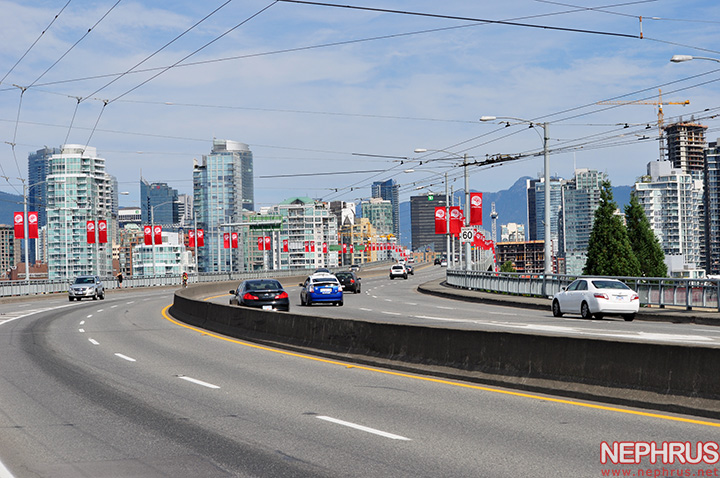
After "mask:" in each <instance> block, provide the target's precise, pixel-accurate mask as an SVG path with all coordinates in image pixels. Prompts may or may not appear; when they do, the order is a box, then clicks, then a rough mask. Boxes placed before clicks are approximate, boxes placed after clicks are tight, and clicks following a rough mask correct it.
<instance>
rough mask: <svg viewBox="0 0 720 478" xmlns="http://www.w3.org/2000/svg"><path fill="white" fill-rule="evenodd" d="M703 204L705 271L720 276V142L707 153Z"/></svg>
mask: <svg viewBox="0 0 720 478" xmlns="http://www.w3.org/2000/svg"><path fill="white" fill-rule="evenodd" d="M703 189H704V191H703V193H704V194H703V203H704V207H705V255H706V258H705V270H706V271H707V274H708V275H719V274H720V140H718V141H715V142H712V143H710V144H708V148H707V150H706V151H705V177H704V188H703Z"/></svg>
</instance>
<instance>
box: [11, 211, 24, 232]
mask: <svg viewBox="0 0 720 478" xmlns="http://www.w3.org/2000/svg"><path fill="white" fill-rule="evenodd" d="M13 220H14V222H15V239H25V214H23V213H21V212H16V213H15V214H13Z"/></svg>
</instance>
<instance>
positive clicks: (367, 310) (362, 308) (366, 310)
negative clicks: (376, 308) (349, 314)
mask: <svg viewBox="0 0 720 478" xmlns="http://www.w3.org/2000/svg"><path fill="white" fill-rule="evenodd" d="M359 309H360V310H364V311H365V312H372V309H366V308H364V307H359Z"/></svg>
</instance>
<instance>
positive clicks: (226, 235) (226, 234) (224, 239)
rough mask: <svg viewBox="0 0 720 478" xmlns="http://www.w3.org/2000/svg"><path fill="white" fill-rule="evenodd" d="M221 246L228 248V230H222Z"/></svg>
mask: <svg viewBox="0 0 720 478" xmlns="http://www.w3.org/2000/svg"><path fill="white" fill-rule="evenodd" d="M223 247H224V248H225V249H230V233H229V232H223Z"/></svg>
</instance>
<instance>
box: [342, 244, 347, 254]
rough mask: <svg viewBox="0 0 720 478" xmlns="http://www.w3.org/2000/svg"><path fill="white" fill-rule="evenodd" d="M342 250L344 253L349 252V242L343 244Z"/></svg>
mask: <svg viewBox="0 0 720 478" xmlns="http://www.w3.org/2000/svg"><path fill="white" fill-rule="evenodd" d="M342 251H343V252H342V253H343V254H347V244H343V245H342Z"/></svg>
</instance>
